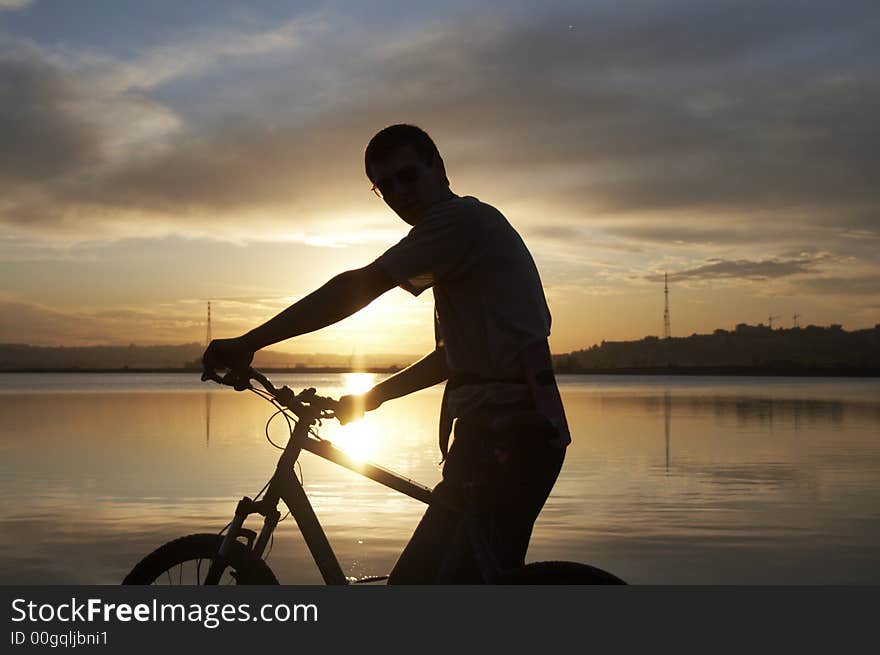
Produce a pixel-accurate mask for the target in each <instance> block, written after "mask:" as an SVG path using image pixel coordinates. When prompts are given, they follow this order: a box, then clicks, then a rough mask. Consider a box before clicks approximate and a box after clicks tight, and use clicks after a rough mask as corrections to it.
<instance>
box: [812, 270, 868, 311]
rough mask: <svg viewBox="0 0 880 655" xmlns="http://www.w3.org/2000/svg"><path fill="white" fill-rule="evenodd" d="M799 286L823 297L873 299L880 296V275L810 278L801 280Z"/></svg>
mask: <svg viewBox="0 0 880 655" xmlns="http://www.w3.org/2000/svg"><path fill="white" fill-rule="evenodd" d="M799 284H800V286H801V287H802V288H803V289H805V290H806V291H808V292H812V293H817V294H822V295H833V296H837V295H845V296H868V297H873V298H877V297H878V296H880V274H873V275H858V276H850V277H846V276H839V277H810V278H803V279H801V280H799ZM873 307H874V308H875V309H876V308H878V307H880V305H877V304H874V305H873Z"/></svg>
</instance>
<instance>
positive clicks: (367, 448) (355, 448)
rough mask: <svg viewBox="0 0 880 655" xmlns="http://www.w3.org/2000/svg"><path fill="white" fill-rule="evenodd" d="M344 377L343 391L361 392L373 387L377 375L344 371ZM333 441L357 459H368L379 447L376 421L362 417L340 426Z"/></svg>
mask: <svg viewBox="0 0 880 655" xmlns="http://www.w3.org/2000/svg"><path fill="white" fill-rule="evenodd" d="M342 379H343V383H344V385H345V388H344V391H343V393H345V394H361V393H364V392H366V391H369V390H370V389H372V388H373V385H374V384H375V381H376V375H375V374H374V373H343V374H342ZM333 441H334V443H335V444H336V445H337V446H339V447H340V448H342V449H343V450H344V451H345V452H346V453H348V454H349V455H351V456H352V457H354V458H355V459H358V460H360V461H366V460H368V459H370V458H372V457H374V456H375V455H376V452H377V450H378V447H379V431H378V429H377V425H376V423H375V422H372V421H365V420H363V419H361V420H359V421H354V422H352V423H348V424H347V425H344V426H340V427H339V428H338V430H337V432H336V434H335V435H334V437H333Z"/></svg>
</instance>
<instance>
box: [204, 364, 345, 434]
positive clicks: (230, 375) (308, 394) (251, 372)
mask: <svg viewBox="0 0 880 655" xmlns="http://www.w3.org/2000/svg"><path fill="white" fill-rule="evenodd" d="M202 380H203V381H205V380H213V381H214V382H217V383H219V384H224V385H226V386H230V387H233V388H234V389H235V390H236V391H246V390H248V389H253V388H254V387H253V385H252V384H251V380H256V381H257V382H259V383H260V386H262V387H263V389H265V390H266V392H267V393H269V395H271V396H272V397H273V398H274V399H275V400H276V401H277V402H278V404H279V405H283V406H284V407H286V408H287V409H289V410H290V411H292V412H293V413H294V414H296V416H298V417H299V418H301V419H305V420H307V421H313V420H316V419H325V418H335V416H336V407H337V405H338V402H337V401H335V400H333V399H332V398H326V397H324V396H319V395H317V393H316V391H315V389H314V388H309V389H303V390H302V391H301V392H300V393H298V394H295V393H294V392H293V390H292V389H291V388H290V387H288V386H286V385H285V386H283V387H280V388H279V387H276V386H275V385H273V384H272V382H270V381H269V378H267V377H266V376H265V375H263V374H262V373H260V372H259V371H257V370H256V369H254V368H251V367H248V368H247V369H244V370H241V369H239V370H228V371H227V372H226V373H225V374H224V375H222V376H221V375H219V374H218V373H217V372H216V371H215V370H213V369H209V368H205V369H204V370H203V371H202Z"/></svg>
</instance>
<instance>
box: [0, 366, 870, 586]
mask: <svg viewBox="0 0 880 655" xmlns="http://www.w3.org/2000/svg"><path fill="white" fill-rule="evenodd" d="M270 377H271V378H272V379H273V380H274V381H275V382H276V383H279V384H281V383H284V384H288V385H290V386H291V387H292V388H294V389H295V390H299V389H302V388H304V387H310V386H314V387H317V388H318V390H319V393H322V394H325V395H333V396H338V395H339V394H341V393H346V392H351V391H358V390H362V389H364V388H366V387H368V386H369V385H370V384H371V383H372V382H373V381H375V380H376V379H378V377H377V376H373V375H371V374H339V375H309V374H275V375H271V376H270ZM560 389H561V391H562V396H563V399H564V401H565V405H566V410H567V413H568V418H569V423H570V426H571V430H572V435H573V443H572V445H571V446H570V447H569V450H568V454H567V456H566V461H565V465H564V467H563V470H562V473H561V475H560V478H559V480H558V482H557V484H556V487H555V488H554V491H553V494H552V495H551V497H550V499H549V500H548V502H547V505H546V506H545V508H544V511H543V512H542V514H541V516H540V518H539V520H538V522H537V524H536V526H535V530H534V534H533V537H532V543H531V547H530V550H529V556H528V558H527V559H528V560H529V561H538V560H554V559H560V560H575V561H581V562H586V563H590V564H593V565H595V566H599V567H601V568H604V569H607V570H609V571H611V572H613V573H615V574H617V575H619V576H620V577H622V578H624V579H625V580H627V581H628V582H630V583H635V584H868V583H870V584H878V583H880V380H876V379H831V378H765V377H761V378H748V377H690V376H680V377H675V376H668V377H667V376H644V377H640V376H561V377H560ZM441 394H442V388H441V387H434V388H431V389H427V390H425V391H422V392H419V393H417V394H413V395H412V396H409V397H406V398H402V399H399V400H396V401H393V402H390V403H387V404H386V405H385V406H383V407H382V408H380V409H379V410H377V411H376V412H373V413H371V414H369V415H368V416H367V417H366V418H365V419H364V420H362V421H360V422H358V423H355V424H352V425H349V426H344V427H343V426H339V425H338V424H336V423H335V421H333V422H330V421H328V422H325V424H324V425H323V426H322V427H321V428H320V431H319V433H320V435H321V436H322V437H323V438H326V439H330V440H331V441H333V442H334V443H335V444H336V445H338V446H340V447H343V448H345V449H346V450H348V451H349V452H351V453H352V454H353V455H355V456H357V457H361V458H367V459H370V460H373V461H376V462H377V463H379V464H382V465H383V466H386V467H388V468H391V469H393V470H395V471H397V472H398V473H401V474H403V475H405V476H407V477H410V478H413V479H415V480H417V481H419V482H422V483H423V484H426V485H429V486H432V485H433V484H435V483H436V482H437V481H438V480H439V479H440V467H439V466H438V460H439V451H438V447H437V427H436V423H437V416H438V406H439V402H440V398H441ZM272 412H273V408H272V407H271V406H270V405H269V404H268V403H266V402H265V401H264V400H261V399H260V398H258V397H257V396H256V395H254V394H250V393H236V392H234V391H233V390H231V389H229V388H221V387H218V386H217V385H210V384H207V383H202V382H200V381H199V380H198V377H197V376H196V375H181V374H134V373H131V374H123V373H120V374H86V373H70V374H65V373H59V374H0V453H2V458H0V484H2V491H3V501H2V505H0V521H2V530H0V583H3V584H15V583H25V584H117V583H119V582H120V581H121V580H122V578H123V577H124V576H125V574H126V573H127V572H128V571H129V570H130V569H131V567H132V566H133V565H134V564H135V563H136V562H137V561H138V560H139V559H140V558H141V557H142V556H144V555H145V554H147V553H148V552H149V551H151V550H153V549H154V548H156V547H157V546H159V545H160V544H162V543H164V542H165V541H168V540H170V539H173V538H176V537H178V536H182V535H184V534H190V533H195V532H217V531H219V530H220V528H222V527H223V526H224V525H225V524H226V523H227V522H228V521H229V520H230V518H231V517H232V514H233V511H234V509H235V504H236V502H237V500H238V499H239V498H240V497H241V496H243V495H250V496H253V495H254V494H255V493H256V492H257V491H258V490H259V489H260V488H261V487H262V486H263V484H264V483H265V482H266V481H267V480H268V478H269V476H270V475H271V473H272V472H273V470H274V467H275V463H276V462H277V459H278V454H279V451H277V450H276V449H275V448H273V446H272V445H271V444H270V443H269V442H268V441H267V439H266V435H265V432H264V427H265V424H266V421H267V419H268V418H269V416H270V415H271V414H272ZM286 434H287V429H286V426H285V425H284V422H283V420H280V419H278V418H276V420H275V421H273V422H272V424H271V425H270V426H269V436H271V437H272V439H273V440H275V441H276V442H278V441H281V442H282V443H283V441H284V439H285V437H286ZM301 462H302V470H301V472H300V471H298V472H299V473H300V474H301V477H302V479H303V481H304V484H305V488H306V491H307V493H308V494H309V497H310V499H311V501H312V504H313V506H314V508H315V511H316V513H317V514H318V517H319V518H320V520H321V522H322V524H323V526H324V528H325V530H326V532H327V535H328V537H329V539H330V542H331V544H333V546H334V548H335V550H336V553H337V556H338V558H339V560H340V563H341V564H342V566H343V569H344V570H345V572H346V574H347V575H353V576H362V575H381V574H386V573H387V572H388V571H389V570H390V569H391V567H392V566H393V564H394V562H395V561H396V558H397V556H398V555H399V553H400V551H401V550H402V549H403V546H404V545H405V544H406V542H407V540H408V538H409V536H410V534H411V532H412V530H413V528H414V527H415V525H416V523H417V522H418V520H419V517H420V516H421V514H422V512H423V510H424V505H422V504H421V503H419V502H417V501H415V500H412V499H410V498H407V497H405V496H403V495H401V494H398V493H395V492H393V491H390V490H388V489H386V488H385V487H382V486H381V485H378V484H376V483H375V482H372V481H370V480H367V479H364V478H361V477H359V476H357V475H356V474H354V473H351V472H349V471H347V470H344V469H341V468H339V467H337V466H335V465H334V464H331V463H328V462H325V461H322V460H319V459H318V458H316V457H314V456H312V455H311V454H308V453H306V454H304V455H303V456H302V457H301ZM282 511H284V510H282ZM257 518H259V517H252V518H251V519H250V522H249V523H248V524H247V525H248V526H249V527H254V528H258V524H257V522H256V520H255V519H257ZM268 561H269V564H270V566H271V567H272V569H273V570H274V571H275V573H276V575H277V576H278V578H279V580H280V581H281V582H282V583H286V584H314V583H320V582H321V579H320V576H319V575H318V572H317V569H316V567H315V564H314V562H313V561H312V559H311V556H310V555H309V553H308V551H306V550H305V546H304V544H303V542H302V538H301V537H300V535H299V533H298V531H297V527H296V524H295V523H294V521H293V519H290V518H288V519H287V520H285V521H283V522H282V523H281V524H280V525H279V527H278V530H277V531H276V533H275V543H274V546H273V549H272V552H271V554H270V556H269V560H268Z"/></svg>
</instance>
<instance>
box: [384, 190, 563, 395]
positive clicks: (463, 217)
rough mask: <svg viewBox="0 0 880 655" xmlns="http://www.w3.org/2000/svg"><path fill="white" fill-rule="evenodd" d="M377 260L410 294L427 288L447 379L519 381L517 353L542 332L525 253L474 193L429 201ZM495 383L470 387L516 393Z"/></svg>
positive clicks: (534, 278)
mask: <svg viewBox="0 0 880 655" xmlns="http://www.w3.org/2000/svg"><path fill="white" fill-rule="evenodd" d="M377 263H378V264H379V265H380V266H381V267H382V268H383V269H384V270H385V271H386V272H387V273H388V275H389V276H390V277H391V278H392V279H393V280H394V281H396V282H397V284H399V285H400V286H401V287H403V288H404V289H406V290H407V291H409V292H410V293H412V294H413V295H415V296H418V295H419V294H420V293H422V291H424V290H425V289H427V288H429V287H433V289H434V303H435V318H436V321H435V332H436V339H437V345H438V346H441V345H442V346H443V347H444V349H445V352H446V360H447V365H448V367H449V370H450V372H451V374H452V376H453V377H454V376H456V375H458V376H464V377H465V378H473V379H482V380H487V381H489V380H494V381H512V380H522V379H523V371H522V363H521V362H520V361H519V360H518V356H519V354H520V352H521V351H522V350H523V348H525V347H526V346H527V345H528V344H530V343H533V342H535V341H537V340H542V339H546V338H547V336H548V335H549V334H550V311H549V309H548V307H547V301H546V299H545V297H544V290H543V287H542V286H541V279H540V277H539V275H538V270H537V268H536V266H535V262H534V260H533V259H532V256H531V254H530V253H529V251H528V249H527V248H526V245H525V243H523V240H522V238H520V236H519V234H518V233H517V232H516V230H515V229H514V228H513V227H512V226H511V225H510V223H509V222H508V221H507V219H506V218H505V217H504V216H503V215H502V214H501V212H499V211H498V210H497V209H495V208H494V207H492V206H490V205H487V204H485V203H482V202H480V201H479V200H477V199H476V198H473V197H470V196H465V197H458V196H453V197H452V198H450V199H448V200H444V201H442V202H439V203H437V204H436V205H434V206H432V207H431V208H430V209H429V210H428V212H427V214H426V215H425V216H424V217H423V218H422V220H421V221H420V222H419V223H418V224H417V225H416V226H415V227H413V228H412V229H411V230H410V232H409V234H407V236H405V237H404V238H403V239H402V240H401V241H400V242H399V243H397V244H396V245H394V246H392V247H391V248H389V249H388V250H387V251H386V252H385V254H383V255H382V256H381V257H379V259H378V260H377ZM497 384H499V383H496V384H493V385H490V387H494V389H492V388H485V387H486V386H487V385H481V386H482V387H483V389H482V392H475V391H474V390H472V393H485V392H490V395H494V396H495V397H498V396H499V394H501V395H503V394H504V393H508V394H511V393H513V394H514V395H519V393H518V392H521V389H520V390H514V389H507V390H505V389H502V388H500V387H499V386H497ZM500 384H501V386H504V387H506V386H509V385H506V384H504V383H503V382H502V383H500ZM516 386H519V385H516Z"/></svg>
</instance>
